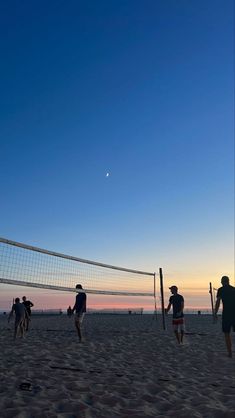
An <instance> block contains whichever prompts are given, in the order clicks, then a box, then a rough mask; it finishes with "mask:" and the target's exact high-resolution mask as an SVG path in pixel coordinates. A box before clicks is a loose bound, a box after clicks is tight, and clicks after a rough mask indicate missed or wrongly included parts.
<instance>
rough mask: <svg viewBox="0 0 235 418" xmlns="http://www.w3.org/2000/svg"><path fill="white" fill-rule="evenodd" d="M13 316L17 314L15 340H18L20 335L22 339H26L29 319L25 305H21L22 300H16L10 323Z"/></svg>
mask: <svg viewBox="0 0 235 418" xmlns="http://www.w3.org/2000/svg"><path fill="white" fill-rule="evenodd" d="M13 314H15V329H14V339H16V337H17V335H18V334H19V336H20V337H21V338H24V332H25V319H26V318H27V317H28V313H27V311H26V309H25V306H24V304H23V303H20V298H15V303H13V305H12V308H11V312H10V315H9V318H8V322H9V321H10V319H11V317H12V316H13Z"/></svg>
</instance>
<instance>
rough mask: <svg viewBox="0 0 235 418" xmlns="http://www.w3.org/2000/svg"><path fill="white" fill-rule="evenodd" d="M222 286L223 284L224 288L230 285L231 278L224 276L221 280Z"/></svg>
mask: <svg viewBox="0 0 235 418" xmlns="http://www.w3.org/2000/svg"><path fill="white" fill-rule="evenodd" d="M221 284H222V285H223V286H227V285H228V284H229V277H228V276H223V277H222V278H221Z"/></svg>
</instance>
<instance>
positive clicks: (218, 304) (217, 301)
mask: <svg viewBox="0 0 235 418" xmlns="http://www.w3.org/2000/svg"><path fill="white" fill-rule="evenodd" d="M220 301H221V298H220V297H219V296H218V295H217V299H216V303H215V316H216V315H217V313H218V310H219V307H220Z"/></svg>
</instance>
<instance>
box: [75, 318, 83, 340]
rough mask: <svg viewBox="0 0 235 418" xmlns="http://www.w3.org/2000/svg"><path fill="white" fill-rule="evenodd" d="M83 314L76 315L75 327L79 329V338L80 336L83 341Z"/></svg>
mask: <svg viewBox="0 0 235 418" xmlns="http://www.w3.org/2000/svg"><path fill="white" fill-rule="evenodd" d="M81 319H82V318H81V316H79V315H76V316H75V327H76V330H77V334H78V338H79V341H80V342H81V341H82V333H81V322H82V321H81Z"/></svg>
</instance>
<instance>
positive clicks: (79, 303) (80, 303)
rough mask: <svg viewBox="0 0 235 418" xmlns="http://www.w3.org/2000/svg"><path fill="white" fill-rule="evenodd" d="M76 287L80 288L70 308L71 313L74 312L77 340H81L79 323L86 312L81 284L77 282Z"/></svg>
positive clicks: (80, 323) (84, 294)
mask: <svg viewBox="0 0 235 418" xmlns="http://www.w3.org/2000/svg"><path fill="white" fill-rule="evenodd" d="M76 289H78V290H82V292H79V293H78V294H77V296H76V300H75V305H74V307H73V309H72V314H73V313H74V311H75V312H76V313H75V326H76V330H77V333H78V338H79V341H80V342H81V341H82V333H81V325H82V321H83V319H84V316H85V312H86V299H87V297H86V293H85V292H84V291H83V289H82V285H81V284H77V286H76Z"/></svg>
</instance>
